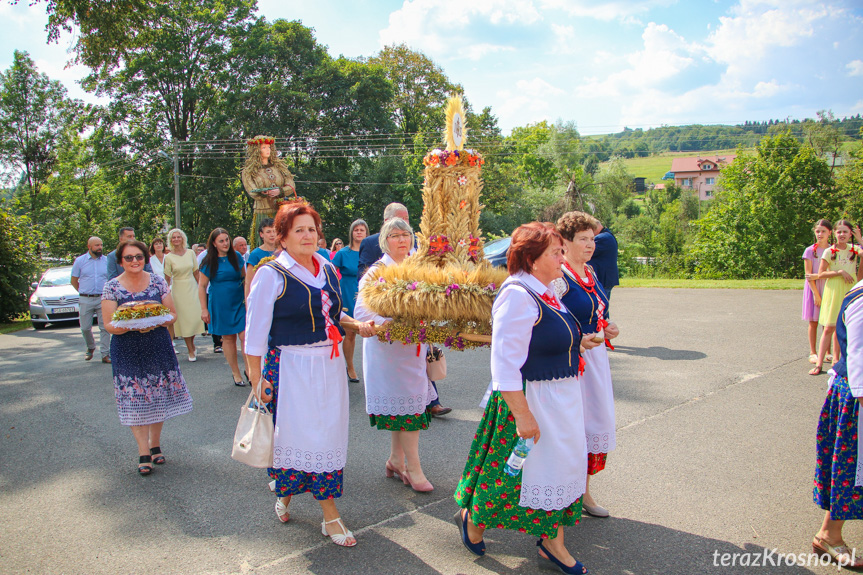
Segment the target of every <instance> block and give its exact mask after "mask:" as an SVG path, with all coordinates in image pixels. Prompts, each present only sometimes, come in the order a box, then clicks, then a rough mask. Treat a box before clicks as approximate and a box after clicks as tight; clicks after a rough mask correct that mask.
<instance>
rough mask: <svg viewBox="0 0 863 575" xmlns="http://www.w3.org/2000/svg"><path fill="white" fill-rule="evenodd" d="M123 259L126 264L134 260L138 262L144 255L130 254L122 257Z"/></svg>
mask: <svg viewBox="0 0 863 575" xmlns="http://www.w3.org/2000/svg"><path fill="white" fill-rule="evenodd" d="M123 259H124V260H126V261H127V262H130V263H131V262H133V261H135V260H138V261H139V262H140V261H143V259H144V254H134V255H131V254H130V255H128V256H123Z"/></svg>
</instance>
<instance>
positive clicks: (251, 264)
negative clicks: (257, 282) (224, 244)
mask: <svg viewBox="0 0 863 575" xmlns="http://www.w3.org/2000/svg"><path fill="white" fill-rule="evenodd" d="M274 223H275V222H274V221H273V218H264V219H263V220H261V225H259V226H258V238H260V239H259V240H258V242H257V243H258V247H256V248H255V249H253V250H252V251H251V252H249V257H248V258H246V297H249V289H250V288H251V287H252V280H253V279H254V278H255V267H256V266H257V265H258V264H259V263H261V260H262V259H264V258H268V257H270V256H271V255H273V254H275V253H276V248H278V245H277V244H276V242H277V241H278V236H277V235H276V228H275V227H274Z"/></svg>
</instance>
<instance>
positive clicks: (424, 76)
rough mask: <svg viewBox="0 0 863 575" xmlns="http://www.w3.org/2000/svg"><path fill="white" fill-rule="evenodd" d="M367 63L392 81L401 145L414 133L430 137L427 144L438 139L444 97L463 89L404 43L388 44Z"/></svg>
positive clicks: (408, 144)
mask: <svg viewBox="0 0 863 575" xmlns="http://www.w3.org/2000/svg"><path fill="white" fill-rule="evenodd" d="M368 62H369V63H370V64H376V65H379V66H381V67H382V68H383V69H384V71H385V73H386V75H387V78H388V79H389V80H390V82H392V84H393V90H394V93H395V95H394V97H393V101H392V104H391V112H392V115H393V118H394V120H395V122H396V124H397V125H398V127H399V129H400V130H401V131H402V132H403V133H404V140H403V145H404V147H405V148H410V147H412V146H413V144H414V142H413V135H414V134H416V133H417V132H422V133H424V134H427V135H428V137H429V138H431V139H430V140H429V141H428V142H426V143H428V144H430V143H431V142H439V141H440V139H441V138H440V132H441V130H442V128H443V125H444V112H445V110H446V101H447V98H448V97H449V96H451V95H453V94H461V93H463V92H464V88H462V86H461V85H460V84H455V83H453V82H452V81H450V79H449V78H448V77H447V76H446V74H445V73H444V71H443V69H442V68H441V67H440V66H438V65H437V64H435V63H434V61H432V60H431V58H429V57H428V56H426V55H425V54H423V53H422V52H417V51H415V50H411V49H410V48H408V47H407V45H405V44H399V45H397V46H387V47H385V48H384V49H383V50H381V51H380V52H379V53H378V54H376V55H375V56H373V57H372V58H370V59H369V60H368Z"/></svg>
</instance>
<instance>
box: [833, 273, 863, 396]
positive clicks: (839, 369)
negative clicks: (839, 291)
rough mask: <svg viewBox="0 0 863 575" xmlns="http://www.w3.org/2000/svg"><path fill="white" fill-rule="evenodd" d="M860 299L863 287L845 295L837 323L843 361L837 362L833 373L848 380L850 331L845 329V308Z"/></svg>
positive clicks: (862, 296) (837, 337) (862, 294)
mask: <svg viewBox="0 0 863 575" xmlns="http://www.w3.org/2000/svg"><path fill="white" fill-rule="evenodd" d="M860 298H863V287H860V288H857V289H854V290H851V291H849V292H848V293H847V294H845V299H843V300H842V307H840V308H839V319H838V320H837V321H836V339H837V340H838V341H839V349H840V350H842V359H840V360H839V361H838V362H836V365H834V366H833V371H835V372H836V375H840V376H842V377H844V378H846V379H847V378H848V366H847V365H846V363H845V358H846V357H848V354H847V353H846V351H847V349H848V330H847V328H846V327H845V308H846V307H848V306H849V305H850V304H851V302H854V301H857V300H859V299H860Z"/></svg>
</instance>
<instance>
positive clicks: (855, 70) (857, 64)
mask: <svg viewBox="0 0 863 575" xmlns="http://www.w3.org/2000/svg"><path fill="white" fill-rule="evenodd" d="M845 67H846V68H848V75H849V76H863V60H852V61H851V62H848V64H846V65H845Z"/></svg>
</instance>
